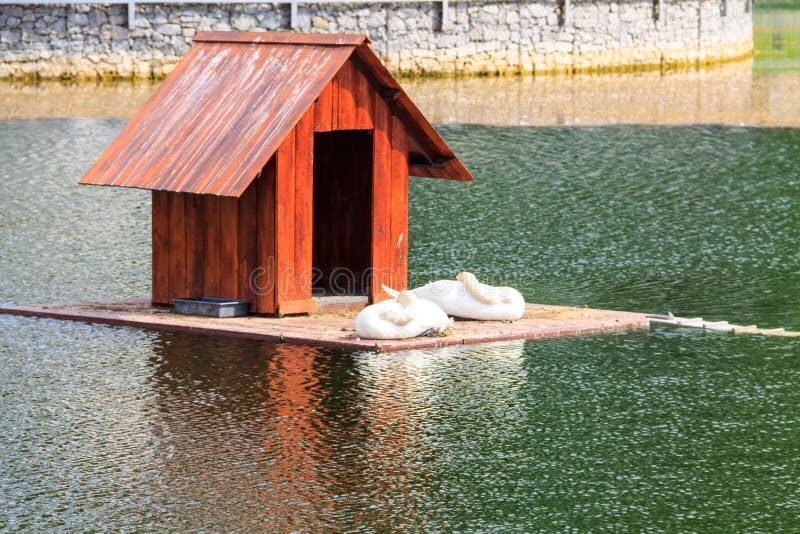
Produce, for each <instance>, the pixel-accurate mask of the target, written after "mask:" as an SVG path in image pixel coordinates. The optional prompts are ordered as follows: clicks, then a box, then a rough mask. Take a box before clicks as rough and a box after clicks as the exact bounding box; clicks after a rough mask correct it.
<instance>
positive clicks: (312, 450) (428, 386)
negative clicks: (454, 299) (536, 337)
mask: <svg viewBox="0 0 800 534" xmlns="http://www.w3.org/2000/svg"><path fill="white" fill-rule="evenodd" d="M522 346H523V345H522V343H519V344H518V345H515V346H512V347H510V348H509V350H498V349H497V347H493V350H492V351H491V354H490V353H489V352H487V355H486V358H485V359H482V358H481V356H480V355H478V356H477V357H476V356H475V355H474V354H473V353H474V352H475V351H477V352H478V353H480V351H481V348H480V347H478V348H466V347H452V348H446V349H442V350H439V351H431V352H421V351H408V352H402V353H396V354H391V355H389V354H387V355H374V354H369V355H367V354H347V353H338V352H326V351H323V350H321V349H314V348H309V347H298V346H292V345H272V344H266V343H260V342H253V341H247V340H236V339H221V338H215V337H206V336H195V335H189V334H183V333H176V334H159V335H158V338H157V340H156V342H155V346H154V351H155V354H154V356H153V364H154V372H153V378H152V386H153V390H154V395H153V399H154V400H153V403H154V404H155V408H154V409H153V410H151V413H152V414H153V415H152V426H153V428H154V433H155V434H156V435H157V436H158V440H157V452H156V461H157V462H158V463H160V464H161V465H162V468H161V473H162V474H163V486H164V491H165V492H166V493H167V494H168V495H173V496H174V498H173V499H172V501H173V502H184V503H195V505H196V506H194V507H192V506H189V507H188V508H187V509H186V510H185V511H182V513H186V514H187V524H202V525H206V526H207V525H218V526H219V528H220V529H224V530H230V529H242V530H254V529H269V530H287V529H293V528H294V529H297V528H302V529H309V530H317V529H324V528H326V526H327V528H333V526H336V528H337V529H339V528H346V526H347V522H348V521H353V522H358V523H360V524H364V523H370V524H372V525H373V526H374V528H375V529H377V530H384V529H385V530H391V529H393V528H396V527H397V526H399V525H401V524H404V523H406V522H407V521H409V520H411V521H414V522H416V523H417V524H424V523H425V521H426V514H427V513H428V512H427V511H426V508H425V502H426V500H425V491H427V489H428V485H429V484H430V483H431V480H429V478H428V475H429V474H430V469H431V466H426V465H422V464H420V462H418V461H415V459H418V458H419V457H420V455H421V454H422V453H421V452H420V451H426V450H431V451H432V452H433V450H434V449H436V448H437V447H439V446H440V444H439V443H438V442H437V441H436V439H433V438H435V436H432V435H431V434H430V433H429V432H428V430H430V428H431V427H430V424H429V423H431V421H430V420H431V419H437V418H439V419H441V418H442V417H444V418H447V417H449V416H450V414H449V413H446V410H444V412H445V413H442V412H441V411H440V410H442V408H443V406H442V404H441V403H442V401H444V403H445V404H447V405H451V403H452V402H453V401H454V399H456V402H457V398H456V397H457V396H458V395H460V394H462V393H459V391H463V389H459V388H460V386H459V385H458V384H457V383H456V385H455V386H453V385H452V384H450V385H448V382H449V381H451V379H452V378H453V376H454V373H456V374H457V373H460V372H462V371H460V370H459V369H461V368H463V367H464V365H463V364H464V362H465V360H470V361H471V362H472V363H471V364H470V365H468V366H467V367H468V368H471V371H470V372H473V373H474V372H481V369H483V370H484V371H485V370H486V369H487V368H490V367H492V366H498V365H501V366H507V367H508V368H509V369H510V370H511V374H513V373H514V372H515V371H514V369H515V368H516V369H517V370H519V368H520V366H519V362H520V361H521V358H520V356H521V354H522ZM492 354H493V355H494V357H493V358H492ZM476 358H477V359H476ZM515 362H516V363H515ZM452 395H455V396H456V397H453V396H452ZM443 427H444V428H447V427H448V425H444V426H443ZM426 429H427V430H426ZM437 432H438V430H437ZM432 457H435V456H432ZM234 507H235V508H234ZM231 509H236V510H237V511H238V514H237V516H236V517H223V516H219V515H218V514H223V513H225V511H230V510H231ZM173 513H174V512H173Z"/></svg>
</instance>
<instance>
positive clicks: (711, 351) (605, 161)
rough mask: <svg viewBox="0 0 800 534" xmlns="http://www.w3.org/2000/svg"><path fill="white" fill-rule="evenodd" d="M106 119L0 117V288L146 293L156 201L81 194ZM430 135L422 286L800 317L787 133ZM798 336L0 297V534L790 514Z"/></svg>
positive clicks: (753, 524)
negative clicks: (112, 316) (519, 328)
mask: <svg viewBox="0 0 800 534" xmlns="http://www.w3.org/2000/svg"><path fill="white" fill-rule="evenodd" d="M123 124H124V121H123V120H119V119H102V120H99V119H93V120H85V119H51V120H15V121H5V122H2V123H0V125H1V127H0V161H2V165H0V180H2V183H3V189H2V195H0V202H1V204H0V229H1V230H2V231H1V232H0V272H2V277H0V302H3V303H25V302H47V301H50V300H68V299H75V298H87V297H91V298H102V297H121V296H140V295H146V294H147V293H148V291H149V280H148V278H149V254H148V250H149V218H148V213H149V195H148V193H146V192H139V191H131V190H121V189H113V188H98V187H86V186H77V185H76V182H77V180H78V179H79V178H80V176H81V175H82V173H83V172H85V170H86V169H88V167H89V165H90V164H91V162H92V161H94V159H95V158H96V157H97V155H98V154H99V153H100V152H101V151H102V149H103V148H104V147H105V146H106V145H107V144H108V142H110V140H111V139H112V138H113V137H114V135H116V133H117V132H118V131H119V129H120V128H121V127H122V125H123ZM441 130H442V132H443V134H444V135H445V137H446V138H447V140H448V142H450V143H451V145H452V146H453V148H454V149H455V151H456V152H457V153H459V154H461V155H463V158H464V161H465V163H466V164H467V166H468V167H469V168H470V169H471V170H472V171H473V172H474V174H475V176H476V179H477V181H476V182H475V183H474V184H461V183H453V182H448V181H437V180H424V179H414V180H413V181H412V187H411V192H410V197H411V214H410V217H411V227H410V243H411V248H410V269H411V273H412V275H411V280H412V283H413V284H419V283H423V282H425V281H427V280H428V279H430V278H437V277H440V276H451V275H452V274H454V273H455V272H456V271H457V270H458V269H461V268H470V269H472V270H474V271H475V272H477V273H478V274H479V275H480V276H482V277H484V278H486V279H487V280H489V281H494V282H502V281H508V282H510V283H513V284H515V285H517V286H518V287H519V288H520V289H521V291H522V292H523V293H524V294H525V295H526V297H528V298H529V299H530V300H535V301H538V302H551V303H563V304H576V305H580V304H587V305H590V306H604V307H613V308H620V309H628V310H641V311H653V312H666V311H668V310H672V311H674V312H676V313H683V314H687V315H692V314H699V315H704V316H706V317H710V318H720V319H730V320H735V321H741V322H745V323H751V322H752V323H758V324H760V325H763V326H784V327H790V328H795V329H797V328H800V309H798V306H797V302H798V301H800V256H799V255H798V253H797V250H798V247H797V245H798V242H797V235H798V230H800V197H798V195H797V194H796V192H797V189H798V185H800V184H798V180H799V179H800V178H799V177H798V173H797V169H798V168H800V130H798V129H781V128H738V127H726V126H687V127H652V126H624V125H618V126H604V127H599V126H598V127H587V128H572V127H545V128H542V127H491V126H478V125H450V126H443V127H441ZM799 356H800V349H798V345H797V344H796V343H794V342H793V341H792V340H787V339H780V338H775V339H770V338H764V337H758V336H751V337H733V336H727V335H712V334H706V335H704V334H702V333H698V332H695V331H688V330H687V331H680V330H678V331H672V330H662V329H659V330H655V331H652V332H641V333H632V334H631V333H629V334H620V335H609V336H595V337H585V338H576V339H561V340H551V341H543V342H542V341H539V342H535V343H521V342H516V343H508V344H499V345H485V346H471V347H458V348H450V349H447V350H435V351H414V352H405V353H399V354H389V355H375V354H368V353H342V352H332V351H325V350H320V349H315V348H304V347H291V346H285V345H270V344H265V343H258V342H249V341H236V340H230V339H223V338H213V337H202V336H192V335H188V334H164V333H156V332H150V331H144V330H137V329H133V328H113V327H107V326H100V325H87V324H78V323H70V322H59V321H53V320H37V319H28V318H19V317H11V316H0V358H2V360H1V361H2V363H1V364H0V392H1V393H0V394H2V399H3V402H2V403H0V510H2V512H0V525H2V527H0V528H3V527H5V528H8V529H11V530H72V531H75V530H88V529H95V530H120V529H127V530H183V531H191V530H204V531H232V530H233V531H252V530H272V531H292V530H299V531H324V530H334V531H353V532H375V531H386V530H407V531H426V532H430V531H446V532H450V531H488V532H509V531H519V532H530V531H532V530H537V529H542V530H565V529H568V528H570V529H579V528H583V529H592V530H614V531H616V530H624V529H629V530H642V529H647V528H655V529H657V530H665V531H674V530H695V529H703V530H705V529H708V528H719V529H722V530H769V531H775V530H781V529H791V528H793V527H794V526H795V525H796V517H797V513H798V506H799V505H800V503H799V502H798V495H800V472H798V467H797V466H798V465H800V453H798V449H797V447H796V444H797V443H798V440H800V408H798V406H800V398H798V391H800V389H799V388H798V387H797V385H798V381H800V363H799V362H800V360H798V357H799Z"/></svg>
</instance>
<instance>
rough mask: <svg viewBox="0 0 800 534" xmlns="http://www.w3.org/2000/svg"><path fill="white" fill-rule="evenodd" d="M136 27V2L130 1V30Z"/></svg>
mask: <svg viewBox="0 0 800 534" xmlns="http://www.w3.org/2000/svg"><path fill="white" fill-rule="evenodd" d="M135 27H136V1H135V0H128V30H133V29H134V28H135Z"/></svg>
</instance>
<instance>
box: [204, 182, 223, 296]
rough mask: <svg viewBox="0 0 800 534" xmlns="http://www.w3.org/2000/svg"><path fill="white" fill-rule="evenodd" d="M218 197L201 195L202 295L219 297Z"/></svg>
mask: <svg viewBox="0 0 800 534" xmlns="http://www.w3.org/2000/svg"><path fill="white" fill-rule="evenodd" d="M219 212H220V197H218V196H214V195H203V295H204V296H207V297H219V296H220V273H221V271H220V246H221V243H220V227H219Z"/></svg>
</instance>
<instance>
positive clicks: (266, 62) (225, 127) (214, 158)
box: [81, 32, 472, 197]
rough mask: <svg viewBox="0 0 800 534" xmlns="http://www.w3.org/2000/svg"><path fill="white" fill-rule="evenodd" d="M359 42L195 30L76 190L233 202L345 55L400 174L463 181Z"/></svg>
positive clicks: (465, 174)
mask: <svg viewBox="0 0 800 534" xmlns="http://www.w3.org/2000/svg"><path fill="white" fill-rule="evenodd" d="M368 42H369V39H368V37H366V36H364V35H338V34H337V35H334V34H292V33H261V32H202V33H200V34H198V35H197V37H195V44H194V46H192V48H191V49H189V51H188V52H187V53H186V55H185V56H184V57H183V59H182V60H181V61H180V62H179V63H178V65H177V66H176V67H175V70H174V71H173V72H172V73H171V74H170V75H169V76H167V78H166V79H165V80H164V82H163V83H162V84H161V86H160V87H159V88H158V89H157V90H156V92H155V93H154V94H153V96H152V97H151V98H150V100H148V101H147V103H146V104H145V105H144V107H143V108H142V109H141V110H139V112H138V113H137V114H136V115H135V116H134V117H133V119H131V121H130V122H129V123H128V124H127V125H126V126H125V128H123V130H122V132H121V133H120V134H119V136H118V137H117V138H116V139H115V140H114V141H113V142H112V143H111V145H110V146H109V147H108V148H107V149H106V151H105V152H103V154H102V155H101V156H100V158H99V159H98V160H97V161H96V162H95V164H94V165H93V166H92V168H91V169H89V172H88V173H86V176H84V177H83V179H82V180H81V183H82V184H95V185H116V186H123V187H137V188H141V189H157V190H163V191H180V192H188V193H204V194H214V195H222V196H233V197H238V196H241V194H242V193H244V191H245V189H247V186H248V185H250V183H251V182H252V180H253V179H254V178H255V177H256V175H257V174H258V172H259V171H260V170H261V168H262V167H263V166H264V165H265V164H266V162H267V161H269V158H270V157H271V156H272V155H273V154H274V153H275V151H276V150H277V149H278V146H279V145H280V144H281V142H282V141H283V139H284V138H285V137H286V135H287V134H288V133H289V131H290V130H291V129H292V128H293V127H294V125H295V124H296V123H297V121H298V120H299V119H300V117H302V115H303V113H304V112H305V111H306V110H307V109H308V107H309V106H310V105H311V104H312V103H313V102H314V100H315V99H316V98H317V96H318V95H319V93H320V92H321V91H322V89H323V88H324V87H325V85H326V84H327V83H328V82H329V81H330V80H331V79H332V78H333V77H334V76H335V75H336V73H337V72H338V71H339V69H340V68H341V67H342V66H343V65H344V63H345V62H346V61H347V60H348V59H350V58H351V56H352V58H353V61H354V62H355V63H356V65H357V66H358V67H359V68H360V69H361V70H362V72H364V74H365V75H366V76H367V78H368V79H369V80H370V81H371V83H372V84H373V87H374V88H375V89H376V90H378V91H381V94H382V95H383V96H384V98H385V99H386V101H387V102H389V104H390V107H391V108H392V111H393V113H394V114H395V115H396V116H397V117H398V118H399V119H401V120H402V121H403V122H404V124H405V125H406V127H407V129H408V132H409V140H410V141H409V152H410V154H409V156H410V169H409V172H410V173H411V174H412V175H415V176H428V177H435V178H449V179H453V180H462V181H471V180H472V176H471V175H470V173H469V171H467V169H466V168H465V167H464V166H463V165H462V164H461V162H460V161H459V160H458V159H457V158H456V157H455V156H454V155H453V152H452V151H451V150H450V148H449V147H448V146H447V143H445V142H444V140H443V139H442V138H441V136H440V135H439V134H438V133H437V132H436V130H434V128H433V127H432V126H431V125H430V123H429V122H428V121H427V119H425V117H424V116H423V115H422V113H421V112H420V111H419V109H418V108H417V107H416V106H415V105H414V104H413V102H411V99H410V98H409V97H408V95H406V93H405V92H404V91H403V90H402V88H401V87H400V85H399V84H398V83H397V81H396V80H395V79H394V77H393V76H392V75H391V74H390V73H389V71H388V70H387V69H386V68H385V67H384V66H383V64H382V63H381V61H380V60H379V59H378V57H377V56H376V55H375V54H374V53H373V52H372V50H371V49H370V47H369V45H368Z"/></svg>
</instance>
